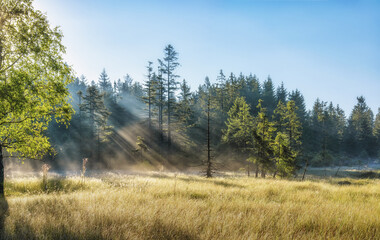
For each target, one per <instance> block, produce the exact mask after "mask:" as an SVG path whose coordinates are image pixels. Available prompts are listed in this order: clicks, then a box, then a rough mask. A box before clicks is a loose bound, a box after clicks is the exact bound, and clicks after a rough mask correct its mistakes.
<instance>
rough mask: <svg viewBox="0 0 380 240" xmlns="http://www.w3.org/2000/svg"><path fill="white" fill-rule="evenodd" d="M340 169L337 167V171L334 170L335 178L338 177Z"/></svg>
mask: <svg viewBox="0 0 380 240" xmlns="http://www.w3.org/2000/svg"><path fill="white" fill-rule="evenodd" d="M340 167H341V166H339V167H338V170H336V173H335V177H337V176H338V172H339V170H340Z"/></svg>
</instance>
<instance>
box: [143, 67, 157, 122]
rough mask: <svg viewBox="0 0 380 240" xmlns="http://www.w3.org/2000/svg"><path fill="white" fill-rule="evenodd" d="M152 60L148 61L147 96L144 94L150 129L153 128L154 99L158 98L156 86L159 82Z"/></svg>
mask: <svg viewBox="0 0 380 240" xmlns="http://www.w3.org/2000/svg"><path fill="white" fill-rule="evenodd" d="M152 64H153V63H152V62H148V66H147V67H146V68H147V72H148V74H147V76H146V77H147V81H146V82H145V84H144V86H145V89H144V92H145V96H143V100H144V102H145V103H146V104H147V105H148V127H149V129H151V128H152V110H153V109H152V108H153V105H154V103H155V102H154V101H155V99H156V96H155V95H156V88H157V83H156V76H154V74H153V67H152Z"/></svg>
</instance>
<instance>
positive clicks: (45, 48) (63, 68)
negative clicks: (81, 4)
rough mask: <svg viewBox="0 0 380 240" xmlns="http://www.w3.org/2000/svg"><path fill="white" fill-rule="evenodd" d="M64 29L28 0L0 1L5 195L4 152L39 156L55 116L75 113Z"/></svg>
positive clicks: (0, 190) (0, 170) (0, 153)
mask: <svg viewBox="0 0 380 240" xmlns="http://www.w3.org/2000/svg"><path fill="white" fill-rule="evenodd" d="M61 41H62V33H61V32H60V30H59V29H58V28H51V27H50V25H49V22H48V20H47V18H46V15H44V14H43V13H42V12H41V11H39V10H36V9H34V7H33V5H32V1H29V0H18V1H15V0H4V1H2V2H1V4H0V196H4V164H3V158H4V153H5V152H7V153H8V154H10V155H15V156H17V157H19V158H41V157H42V156H43V155H44V154H45V153H46V152H47V151H49V150H50V149H51V145H50V143H49V139H48V137H47V136H46V135H45V134H44V133H45V131H46V130H47V127H48V124H49V122H50V121H51V120H52V119H53V118H54V119H55V120H56V121H57V122H59V123H68V121H69V120H70V119H71V114H72V113H73V110H72V107H71V106H70V105H69V104H68V101H67V99H68V94H69V93H68V90H67V84H68V83H70V82H71V81H72V79H73V77H72V70H71V68H70V67H69V66H68V65H67V64H65V62H64V61H63V57H62V54H63V53H64V52H65V47H64V46H63V45H62V43H61Z"/></svg>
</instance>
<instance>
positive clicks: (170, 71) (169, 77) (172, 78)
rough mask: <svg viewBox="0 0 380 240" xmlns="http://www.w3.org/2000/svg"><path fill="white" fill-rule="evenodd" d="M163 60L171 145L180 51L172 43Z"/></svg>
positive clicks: (160, 61) (169, 143)
mask: <svg viewBox="0 0 380 240" xmlns="http://www.w3.org/2000/svg"><path fill="white" fill-rule="evenodd" d="M164 54H165V56H164V58H163V60H160V59H159V60H158V61H159V64H160V66H161V69H162V73H163V75H164V76H165V80H166V91H167V109H166V110H167V115H168V145H169V146H170V145H171V141H172V140H171V121H172V120H171V117H172V114H173V105H174V103H175V95H174V94H175V90H176V89H177V84H178V83H177V81H176V79H177V78H178V77H179V76H178V75H176V74H175V70H176V69H177V67H178V66H179V63H178V53H177V52H176V51H175V50H174V47H173V46H172V45H170V44H169V45H167V46H166V47H165V50H164Z"/></svg>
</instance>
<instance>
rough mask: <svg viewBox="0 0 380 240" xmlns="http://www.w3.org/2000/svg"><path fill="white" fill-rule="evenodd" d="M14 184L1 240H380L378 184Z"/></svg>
mask: <svg viewBox="0 0 380 240" xmlns="http://www.w3.org/2000/svg"><path fill="white" fill-rule="evenodd" d="M338 181H339V180H337V179H333V180H314V181H306V182H297V181H288V180H273V179H254V178H247V177H238V178H234V177H228V178H215V179H205V178H202V177H196V176H187V175H178V176H174V175H173V174H162V175H158V174H156V175H154V174H152V175H150V176H113V177H112V176H111V177H107V178H103V179H95V178H92V179H87V180H86V182H85V183H84V184H83V183H82V182H81V179H80V178H68V179H50V181H49V187H48V189H49V190H48V191H49V192H48V193H46V192H44V191H43V189H42V188H41V179H14V180H10V181H8V182H7V184H6V188H7V193H6V194H7V196H8V197H7V203H8V206H9V207H8V216H6V218H5V221H4V232H3V235H4V238H5V239H380V181H379V180H352V179H351V180H350V181H351V182H352V184H351V185H349V186H339V185H338V184H337V182H338Z"/></svg>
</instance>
